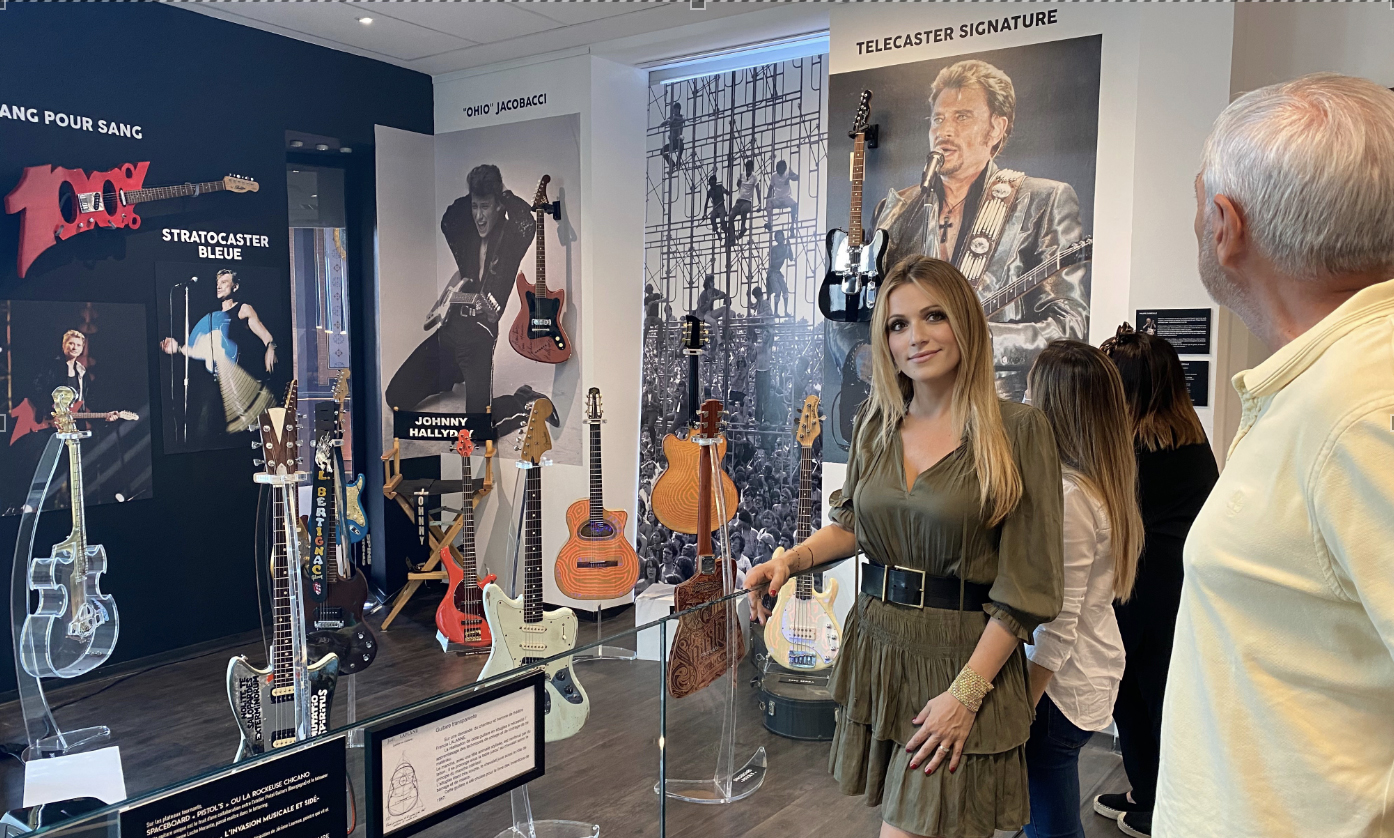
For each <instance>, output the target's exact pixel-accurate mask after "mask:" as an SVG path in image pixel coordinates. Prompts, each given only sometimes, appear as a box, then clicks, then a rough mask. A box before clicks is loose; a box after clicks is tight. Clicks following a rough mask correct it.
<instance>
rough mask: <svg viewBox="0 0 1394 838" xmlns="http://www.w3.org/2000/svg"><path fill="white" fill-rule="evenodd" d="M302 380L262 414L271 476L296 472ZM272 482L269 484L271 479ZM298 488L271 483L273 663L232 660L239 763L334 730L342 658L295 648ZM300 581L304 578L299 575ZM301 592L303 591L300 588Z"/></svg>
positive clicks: (266, 464) (297, 628) (229, 677)
mask: <svg viewBox="0 0 1394 838" xmlns="http://www.w3.org/2000/svg"><path fill="white" fill-rule="evenodd" d="M295 389H296V382H295V381H294V380H292V381H291V382H290V386H289V387H288V388H287V389H286V406H285V407H273V408H270V409H268V410H266V411H264V412H263V413H262V414H261V418H260V419H259V420H258V423H257V425H258V428H259V430H260V432H261V443H260V444H261V448H262V451H263V456H265V458H266V459H265V460H264V461H263V460H256V461H255V462H257V463H258V464H261V465H263V466H264V469H265V472H266V474H267V475H274V476H277V477H282V478H284V477H286V476H288V475H291V474H294V473H295V471H296V455H295V452H296V447H297V443H296V435H297V428H296V424H295V406H296V393H295ZM268 482H270V481H268ZM295 499H296V487H295V484H294V483H275V482H272V483H271V509H272V518H271V531H272V534H273V536H272V546H271V613H272V636H271V648H270V649H269V650H268V652H267V658H268V665H267V667H266V668H265V669H257V668H256V667H254V666H252V665H251V663H250V662H248V660H247V658H246V657H245V656H242V655H238V656H237V657H235V658H233V659H232V660H230V661H228V667H227V694H228V701H229V703H231V704H232V715H233V718H235V719H236V720H237V728H238V730H239V731H240V732H241V734H242V742H241V744H240V745H239V746H238V748H237V757H236V759H238V760H242V759H245V758H247V757H249V756H252V755H254V754H260V753H265V752H266V751H270V750H273V749H276V748H284V747H286V746H287V745H293V744H295V742H297V741H299V740H301V739H308V738H309V737H311V736H318V735H319V734H321V733H324V732H325V731H326V730H328V729H329V709H330V704H331V702H332V701H333V700H334V686H335V684H337V683H338V680H339V657H338V655H335V654H333V653H332V652H331V653H330V654H328V655H325V656H324V657H322V658H320V659H319V660H317V661H315V662H313V663H309V662H308V661H307V659H306V648H305V645H304V643H303V641H302V642H300V643H297V642H296V640H297V635H300V634H301V633H302V630H303V626H302V625H301V624H299V623H298V622H297V620H296V619H295V617H294V615H295V611H296V608H295V606H296V602H295V600H294V594H293V591H292V590H291V573H290V568H291V556H292V555H293V554H294V553H295V552H297V551H298V550H297V547H296V541H297V539H298V533H297V532H296V517H295ZM297 576H298V574H297ZM296 587H299V586H298V585H297V586H296Z"/></svg>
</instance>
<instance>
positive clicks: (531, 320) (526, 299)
mask: <svg viewBox="0 0 1394 838" xmlns="http://www.w3.org/2000/svg"><path fill="white" fill-rule="evenodd" d="M551 181H552V176H551V175H543V176H542V180H541V181H540V182H539V183H538V184H537V195H536V196H534V197H533V200H532V211H533V212H534V213H535V214H536V215H537V244H536V246H535V249H536V250H537V276H536V277H535V278H534V279H533V282H532V284H531V285H530V284H528V280H527V277H525V276H523V274H522V273H519V274H518V302H519V304H520V305H521V306H522V308H521V309H520V310H519V311H518V316H517V317H516V318H515V319H514V320H513V326H512V328H510V329H509V330H508V342H509V344H510V345H512V347H513V350H514V351H515V352H517V353H518V354H519V355H522V356H523V357H524V358H527V359H528V360H529V361H540V362H542V363H544V364H560V363H561V362H562V361H565V360H566V359H567V358H570V357H571V338H569V337H567V336H566V330H565V329H563V328H562V325H561V320H562V312H563V311H564V310H565V309H566V291H564V290H562V289H560V288H558V289H557V290H555V291H548V290H547V256H546V250H545V248H546V245H545V241H546V239H547V237H546V236H545V235H544V230H545V228H544V227H543V224H542V222H543V219H545V218H546V217H547V214H548V213H549V212H550V213H551V214H553V215H554V216H555V217H556V218H558V219H560V218H561V205H560V204H549V203H547V184H548V183H550V182H551Z"/></svg>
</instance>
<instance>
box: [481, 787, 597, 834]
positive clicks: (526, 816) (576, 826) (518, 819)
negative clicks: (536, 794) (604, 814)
mask: <svg viewBox="0 0 1394 838" xmlns="http://www.w3.org/2000/svg"><path fill="white" fill-rule="evenodd" d="M508 801H509V803H510V804H512V806H513V825H512V826H510V827H509V828H507V829H505V830H504V831H503V832H500V833H499V834H498V835H497V836H495V838H600V827H599V826H596V825H595V824H593V823H582V822H581V821H535V820H533V819H532V803H531V802H529V801H528V787H527V786H522V787H521V788H516V789H514V790H513V791H511V792H509V793H508Z"/></svg>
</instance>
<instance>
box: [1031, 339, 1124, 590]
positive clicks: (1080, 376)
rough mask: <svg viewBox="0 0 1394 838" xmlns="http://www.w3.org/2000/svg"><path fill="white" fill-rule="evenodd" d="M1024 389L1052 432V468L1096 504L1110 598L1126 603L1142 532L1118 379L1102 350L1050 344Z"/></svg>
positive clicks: (1074, 342)
mask: <svg viewBox="0 0 1394 838" xmlns="http://www.w3.org/2000/svg"><path fill="white" fill-rule="evenodd" d="M1026 383H1027V386H1028V387H1029V388H1030V390H1031V403H1032V404H1034V405H1035V406H1036V407H1038V408H1040V409H1041V411H1042V412H1043V413H1045V415H1046V418H1047V419H1049V420H1050V426H1051V428H1053V429H1054V431H1055V445H1056V447H1057V448H1058V449H1059V450H1060V464H1061V465H1063V466H1065V467H1066V468H1068V469H1069V470H1071V471H1073V472H1074V473H1075V475H1076V477H1078V478H1079V481H1080V483H1082V484H1083V485H1084V488H1085V491H1087V492H1088V493H1089V494H1091V495H1093V496H1094V497H1095V498H1096V499H1098V500H1100V501H1102V502H1103V505H1104V510H1105V512H1107V513H1108V522H1109V526H1110V528H1111V530H1112V538H1111V540H1112V547H1113V594H1114V596H1115V597H1117V599H1119V600H1120V601H1124V602H1126V601H1127V599H1128V598H1129V597H1130V596H1132V593H1133V582H1134V580H1136V578H1137V559H1138V555H1139V554H1141V553H1142V539H1143V528H1142V513H1141V512H1140V511H1139V510H1138V503H1137V460H1136V458H1135V457H1134V456H1133V435H1132V423H1131V422H1129V421H1128V418H1129V417H1128V405H1127V402H1126V401H1125V400H1124V398H1123V379H1122V378H1121V377H1120V376H1119V374H1118V369H1117V368H1116V367H1115V366H1114V365H1113V364H1112V363H1111V362H1110V361H1109V359H1108V356H1106V355H1104V353H1103V352H1100V351H1099V350H1097V349H1095V348H1094V347H1092V346H1090V345H1089V344H1087V343H1081V342H1080V341H1077V340H1057V341H1054V342H1052V343H1051V344H1049V345H1048V346H1046V348H1045V349H1043V350H1041V354H1040V355H1038V356H1037V357H1036V363H1035V364H1034V365H1033V366H1032V367H1031V372H1030V373H1029V374H1028V375H1027V377H1026Z"/></svg>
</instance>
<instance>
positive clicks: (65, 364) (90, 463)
mask: <svg viewBox="0 0 1394 838" xmlns="http://www.w3.org/2000/svg"><path fill="white" fill-rule="evenodd" d="M0 321H2V322H3V324H4V326H5V328H4V329H3V330H0V377H3V378H5V379H6V381H5V385H6V386H5V387H4V390H3V392H4V394H5V401H4V403H3V407H4V414H3V415H0V428H3V433H0V473H3V474H5V475H6V479H5V480H3V481H0V511H3V513H4V514H5V515H15V514H18V513H19V512H20V511H21V507H22V506H23V505H24V503H25V498H26V495H27V494H28V491H29V481H30V477H31V475H33V473H34V468H35V467H36V466H37V465H38V463H39V457H40V455H41V454H42V453H43V450H44V446H45V445H46V444H47V443H48V441H49V439H50V438H52V436H53V434H54V427H53V423H52V418H51V417H52V414H53V391H54V390H56V389H58V388H59V387H63V386H66V387H70V388H72V390H73V393H74V394H75V395H76V397H77V401H76V402H75V404H74V407H73V408H71V411H72V412H73V413H77V414H81V415H82V418H80V419H78V420H77V427H78V429H79V430H85V431H90V432H91V433H92V436H91V437H89V438H87V439H85V440H84V441H83V442H82V466H83V490H84V491H83V498H84V500H85V502H86V503H88V504H99V503H121V502H124V501H128V500H135V499H138V498H149V497H150V496H151V477H150V382H149V374H150V373H149V366H148V364H149V360H148V355H147V354H146V345H145V342H146V333H145V306H142V305H129V304H121V303H91V302H82V303H65V302H35V301H29V300H0ZM67 473H68V471H67V465H66V458H64V459H63V462H60V463H59V465H58V471H57V472H56V473H55V479H54V487H55V488H51V489H50V492H49V496H48V500H47V502H46V504H45V508H46V509H55V508H67V507H68V506H70V505H71V503H70V498H69V495H68V492H67V491H66V489H64V488H63V487H64V486H66V483H64V482H63V481H65V480H66V479H67V478H66V475H67Z"/></svg>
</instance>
